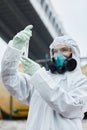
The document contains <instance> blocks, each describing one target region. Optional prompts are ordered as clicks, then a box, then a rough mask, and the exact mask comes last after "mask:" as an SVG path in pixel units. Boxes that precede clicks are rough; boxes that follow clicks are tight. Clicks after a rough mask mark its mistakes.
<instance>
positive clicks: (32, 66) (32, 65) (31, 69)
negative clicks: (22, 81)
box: [20, 56, 41, 76]
mask: <svg viewBox="0 0 87 130" xmlns="http://www.w3.org/2000/svg"><path fill="white" fill-rule="evenodd" d="M20 60H21V63H22V65H23V71H24V72H25V73H27V74H28V75H30V76H32V75H33V74H34V73H35V72H36V71H37V70H38V69H40V68H41V66H40V65H39V64H38V63H36V62H34V61H33V60H31V59H30V58H26V57H24V56H22V57H21V59H20Z"/></svg>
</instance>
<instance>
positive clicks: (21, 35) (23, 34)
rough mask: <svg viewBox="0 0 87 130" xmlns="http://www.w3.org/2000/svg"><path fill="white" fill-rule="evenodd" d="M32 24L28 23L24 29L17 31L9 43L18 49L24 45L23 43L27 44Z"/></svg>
mask: <svg viewBox="0 0 87 130" xmlns="http://www.w3.org/2000/svg"><path fill="white" fill-rule="evenodd" d="M32 28H33V25H28V26H27V27H26V28H25V29H24V30H22V31H20V32H18V33H17V34H16V35H15V36H14V37H13V40H11V45H12V46H13V47H15V48H17V49H19V50H22V48H23V47H24V46H25V44H26V43H27V44H29V40H30V37H31V36H32V30H31V29H32Z"/></svg>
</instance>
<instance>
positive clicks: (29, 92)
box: [2, 36, 87, 130]
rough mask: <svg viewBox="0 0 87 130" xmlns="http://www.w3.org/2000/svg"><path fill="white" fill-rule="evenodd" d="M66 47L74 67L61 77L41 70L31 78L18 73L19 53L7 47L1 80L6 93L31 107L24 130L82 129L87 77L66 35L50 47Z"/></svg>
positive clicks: (72, 43)
mask: <svg viewBox="0 0 87 130" xmlns="http://www.w3.org/2000/svg"><path fill="white" fill-rule="evenodd" d="M59 43H61V44H62V43H63V44H66V45H69V46H70V47H71V48H72V50H73V57H74V58H76V60H77V61H78V66H77V68H76V69H75V70H74V71H72V72H66V73H64V74H52V73H51V72H50V71H46V70H45V68H44V67H43V68H40V69H39V70H38V71H37V72H36V73H35V74H34V75H33V76H32V77H30V76H29V75H27V74H24V73H20V72H18V70H17V65H18V61H19V59H20V55H21V52H20V51H19V50H17V49H15V48H12V47H10V46H8V48H7V50H6V52H5V54H4V56H3V60H2V80H3V83H4V85H5V86H6V88H7V89H8V91H10V93H11V94H12V95H13V96H14V97H15V98H17V99H18V100H20V101H21V102H23V103H24V104H27V105H29V106H30V110H29V115H28V119H27V125H26V130H82V123H81V120H82V118H83V114H84V112H85V111H87V77H85V76H84V75H83V74H82V73H81V70H80V63H79V50H78V47H77V45H76V43H75V41H73V40H72V39H70V38H69V37H67V36H64V37H61V38H57V39H56V40H54V42H53V43H52V44H51V46H50V49H52V48H53V47H54V46H55V45H56V44H59Z"/></svg>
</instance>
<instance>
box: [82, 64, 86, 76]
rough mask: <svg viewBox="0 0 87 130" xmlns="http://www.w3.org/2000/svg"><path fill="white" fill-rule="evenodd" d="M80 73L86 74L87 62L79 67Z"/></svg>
mask: <svg viewBox="0 0 87 130" xmlns="http://www.w3.org/2000/svg"><path fill="white" fill-rule="evenodd" d="M81 70H82V73H83V74H84V75H86V76H87V64H86V65H84V66H82V67H81Z"/></svg>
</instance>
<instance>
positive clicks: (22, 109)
mask: <svg viewBox="0 0 87 130" xmlns="http://www.w3.org/2000/svg"><path fill="white" fill-rule="evenodd" d="M18 68H19V71H22V72H23V70H22V64H19V65H18ZM10 107H11V96H10V93H9V92H8V91H7V89H6V88H5V87H4V85H3V83H2V81H1V80H0V109H1V110H2V111H3V112H4V113H5V114H7V115H8V116H10V113H11V110H10ZM28 109H29V107H28V106H27V105H24V104H22V103H21V102H20V101H18V100H16V99H15V98H14V97H12V117H15V118H26V117H27V115H28ZM0 118H3V116H2V115H1V111H0Z"/></svg>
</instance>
